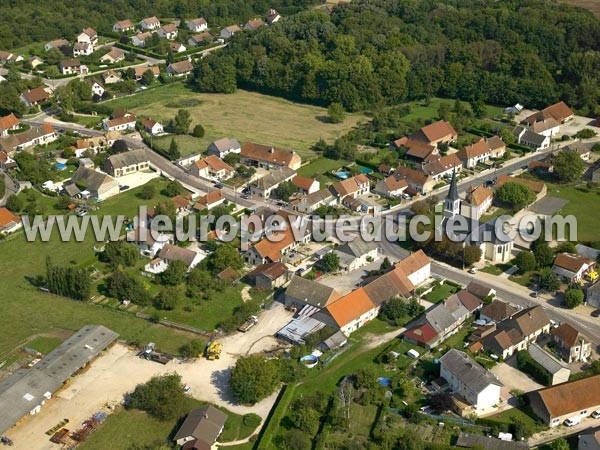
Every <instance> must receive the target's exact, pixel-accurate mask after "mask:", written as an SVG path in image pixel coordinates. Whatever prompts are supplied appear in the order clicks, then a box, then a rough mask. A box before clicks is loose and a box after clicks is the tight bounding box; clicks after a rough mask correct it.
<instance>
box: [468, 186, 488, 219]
mask: <svg viewBox="0 0 600 450" xmlns="http://www.w3.org/2000/svg"><path fill="white" fill-rule="evenodd" d="M493 199H494V191H492V190H491V189H490V188H487V187H485V186H484V185H480V186H477V187H475V188H470V189H468V190H467V196H466V198H465V200H463V201H462V202H461V204H460V214H461V215H462V216H464V217H468V218H472V219H475V220H479V219H480V218H481V216H482V215H483V214H485V212H486V211H487V210H488V209H490V207H491V206H492V200H493Z"/></svg>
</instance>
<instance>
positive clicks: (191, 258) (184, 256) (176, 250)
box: [158, 244, 203, 269]
mask: <svg viewBox="0 0 600 450" xmlns="http://www.w3.org/2000/svg"><path fill="white" fill-rule="evenodd" d="M158 257H159V258H160V259H162V260H163V261H167V262H171V261H183V262H184V263H185V264H186V265H187V266H188V268H189V269H193V268H194V267H196V266H197V265H198V263H199V262H200V261H202V259H203V255H202V254H200V253H197V252H195V251H193V250H190V249H187V248H183V247H178V246H176V245H173V244H166V245H165V246H164V247H163V248H161V249H160V252H158Z"/></svg>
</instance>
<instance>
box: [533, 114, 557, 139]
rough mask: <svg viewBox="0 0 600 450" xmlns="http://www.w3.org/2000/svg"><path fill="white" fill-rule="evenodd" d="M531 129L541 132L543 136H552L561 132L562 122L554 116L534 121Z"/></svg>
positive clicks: (534, 131)
mask: <svg viewBox="0 0 600 450" xmlns="http://www.w3.org/2000/svg"><path fill="white" fill-rule="evenodd" d="M529 131H532V132H533V133H537V134H541V135H542V136H547V137H552V136H556V135H557V134H558V133H559V132H560V124H559V123H558V122H557V121H556V120H554V119H553V118H552V117H550V118H547V119H544V120H540V121H539V122H534V123H532V124H531V125H530V126H529Z"/></svg>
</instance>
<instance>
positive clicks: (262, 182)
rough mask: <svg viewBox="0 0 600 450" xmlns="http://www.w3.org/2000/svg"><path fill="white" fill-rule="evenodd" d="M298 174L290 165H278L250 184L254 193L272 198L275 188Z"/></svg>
mask: <svg viewBox="0 0 600 450" xmlns="http://www.w3.org/2000/svg"><path fill="white" fill-rule="evenodd" d="M295 176H296V171H295V170H292V169H290V168H289V167H285V166H283V167H278V168H277V169H274V170H272V171H270V172H269V173H268V174H267V175H265V176H264V177H261V178H259V179H258V180H256V181H254V182H253V183H252V184H251V186H250V192H251V193H252V195H256V196H258V197H261V198H270V197H271V194H272V193H273V191H275V189H277V188H278V187H279V185H281V184H282V183H284V182H286V181H290V180H292V179H293V178H294V177H295Z"/></svg>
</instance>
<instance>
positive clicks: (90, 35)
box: [77, 28, 98, 47]
mask: <svg viewBox="0 0 600 450" xmlns="http://www.w3.org/2000/svg"><path fill="white" fill-rule="evenodd" d="M77 42H78V43H80V44H90V45H91V46H92V47H93V46H95V45H96V44H98V33H96V30H94V29H93V28H85V29H84V30H83V31H82V32H81V33H80V34H79V35H78V36H77Z"/></svg>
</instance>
